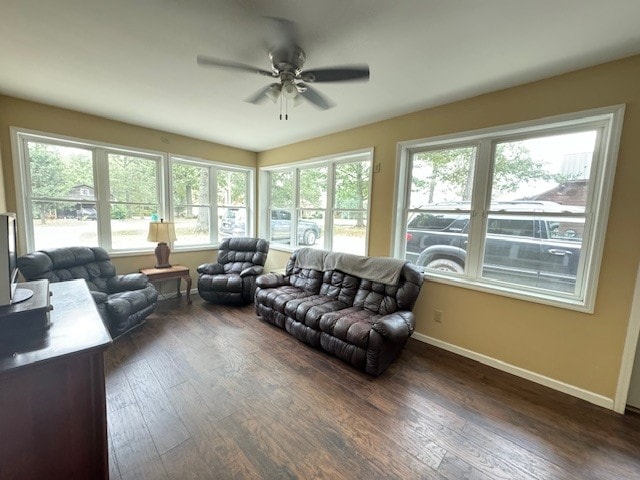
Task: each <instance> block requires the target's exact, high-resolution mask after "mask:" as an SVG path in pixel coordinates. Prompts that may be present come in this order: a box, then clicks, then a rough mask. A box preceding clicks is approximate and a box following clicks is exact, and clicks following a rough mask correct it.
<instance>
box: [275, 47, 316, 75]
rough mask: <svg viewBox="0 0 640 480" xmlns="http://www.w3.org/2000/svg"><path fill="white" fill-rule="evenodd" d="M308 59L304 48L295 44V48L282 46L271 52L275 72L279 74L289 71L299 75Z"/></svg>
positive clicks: (291, 73)
mask: <svg viewBox="0 0 640 480" xmlns="http://www.w3.org/2000/svg"><path fill="white" fill-rule="evenodd" d="M306 59H307V55H306V54H305V53H304V50H303V49H302V48H300V47H298V46H295V47H294V48H293V50H290V49H287V48H281V49H279V50H272V51H270V52H269V60H270V61H271V65H272V69H273V72H274V74H276V75H279V76H281V75H282V74H283V73H287V74H290V75H292V76H293V77H297V76H298V75H299V74H300V72H301V71H302V67H303V66H304V62H305V60H306Z"/></svg>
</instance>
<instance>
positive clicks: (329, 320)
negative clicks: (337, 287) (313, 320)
mask: <svg viewBox="0 0 640 480" xmlns="http://www.w3.org/2000/svg"><path fill="white" fill-rule="evenodd" d="M380 317H381V315H379V314H375V313H372V312H371V311H369V310H366V309H364V308H361V307H350V308H345V309H343V310H338V311H334V312H328V313H325V314H324V315H322V317H321V318H320V322H319V327H320V330H322V331H323V332H324V333H327V334H329V335H331V336H333V337H336V338H339V339H340V340H343V341H345V342H347V343H350V344H352V345H356V346H358V347H361V348H367V344H368V343H369V332H371V329H372V328H373V324H374V322H375V321H376V320H377V319H378V318H380Z"/></svg>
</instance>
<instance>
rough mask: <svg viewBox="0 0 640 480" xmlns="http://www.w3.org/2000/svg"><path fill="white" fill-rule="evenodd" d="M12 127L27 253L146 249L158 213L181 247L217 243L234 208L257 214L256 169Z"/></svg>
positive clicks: (247, 228)
mask: <svg viewBox="0 0 640 480" xmlns="http://www.w3.org/2000/svg"><path fill="white" fill-rule="evenodd" d="M11 130H12V140H13V142H14V147H15V148H14V151H15V152H18V154H17V155H15V156H14V171H15V178H16V189H17V192H16V193H17V200H18V213H19V214H20V218H23V219H25V220H24V221H23V222H21V223H22V224H23V225H22V228H23V231H24V232H25V235H24V237H25V238H24V240H25V242H24V243H25V245H24V246H23V248H26V249H27V251H33V250H40V249H51V248H57V247H65V246H69V245H70V244H73V245H79V246H101V247H104V248H105V249H106V250H107V251H109V252H111V253H112V254H113V253H116V254H117V253H119V252H127V251H143V250H144V251H146V250H148V249H149V248H150V243H149V242H147V232H148V228H149V221H150V220H151V219H155V218H164V219H165V220H175V223H176V233H177V237H178V240H177V241H176V242H175V245H174V248H175V249H176V250H179V249H189V248H195V247H197V246H202V247H210V246H211V245H215V244H216V243H217V242H218V241H219V240H220V239H221V238H223V237H224V236H225V235H224V234H223V233H222V232H221V230H220V229H219V227H220V226H221V225H222V222H220V221H219V220H220V219H221V218H222V217H223V216H224V214H225V212H227V211H228V210H229V209H237V210H238V211H241V212H242V214H243V215H244V216H245V217H248V218H251V216H250V214H249V213H248V212H249V209H250V207H251V205H250V202H251V201H252V196H251V195H250V192H251V191H252V188H253V173H252V172H253V169H251V168H245V167H236V166H232V165H228V164H223V163H215V162H207V161H203V160H197V159H185V158H176V159H174V158H172V157H171V156H167V155H165V154H162V153H157V152H151V151H146V150H138V149H128V148H123V147H119V146H112V145H105V144H96V143H93V142H89V141H84V140H79V139H69V138H64V137H58V136H55V135H49V134H42V133H40V132H30V131H23V130H20V129H16V128H12V129H11ZM167 165H170V167H167ZM170 185H172V187H173V189H172V191H170ZM210 199H213V201H210ZM252 227H253V226H252V224H250V223H249V225H248V227H245V231H246V232H247V233H250V232H251V230H252Z"/></svg>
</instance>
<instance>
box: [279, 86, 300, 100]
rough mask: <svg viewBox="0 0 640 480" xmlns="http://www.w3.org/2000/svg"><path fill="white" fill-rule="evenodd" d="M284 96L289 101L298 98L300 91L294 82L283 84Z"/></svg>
mask: <svg viewBox="0 0 640 480" xmlns="http://www.w3.org/2000/svg"><path fill="white" fill-rule="evenodd" d="M282 95H284V98H287V99H290V100H291V99H294V98H296V97H297V96H298V89H297V87H296V85H295V83H293V82H284V83H283V84H282Z"/></svg>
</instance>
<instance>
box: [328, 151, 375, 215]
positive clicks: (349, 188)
mask: <svg viewBox="0 0 640 480" xmlns="http://www.w3.org/2000/svg"><path fill="white" fill-rule="evenodd" d="M369 176H370V165H369V162H350V163H341V164H338V165H336V184H335V206H336V208H340V209H353V210H358V209H363V208H365V205H366V203H365V202H366V201H367V200H368V199H369Z"/></svg>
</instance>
